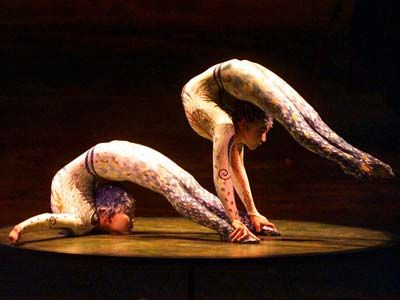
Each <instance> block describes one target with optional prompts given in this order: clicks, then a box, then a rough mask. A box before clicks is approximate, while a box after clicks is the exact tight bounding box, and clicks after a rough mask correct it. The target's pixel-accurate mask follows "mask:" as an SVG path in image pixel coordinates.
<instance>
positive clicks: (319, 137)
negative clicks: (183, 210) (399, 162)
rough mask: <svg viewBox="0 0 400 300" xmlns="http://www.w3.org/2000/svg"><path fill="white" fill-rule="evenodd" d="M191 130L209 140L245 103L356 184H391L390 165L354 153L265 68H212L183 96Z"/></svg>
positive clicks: (242, 64)
mask: <svg viewBox="0 0 400 300" xmlns="http://www.w3.org/2000/svg"><path fill="white" fill-rule="evenodd" d="M182 100H183V105H184V109H185V113H186V116H187V119H188V121H189V123H190V125H191V127H192V128H193V129H194V130H195V131H196V132H197V133H198V134H199V135H201V136H202V137H205V138H207V139H210V140H213V136H214V128H215V126H216V125H224V124H227V125H232V126H233V123H232V120H231V117H230V111H229V110H230V108H231V105H230V103H232V101H248V102H250V103H252V104H254V105H255V106H257V107H259V108H260V109H262V110H263V111H264V112H265V113H267V114H270V115H271V116H272V117H273V118H274V119H275V120H277V121H278V122H279V123H281V124H282V125H283V126H284V127H285V128H286V130H287V131H288V132H289V133H290V134H291V135H292V137H293V138H294V139H295V140H296V141H297V142H298V143H299V144H300V145H302V146H303V147H305V148H307V149H308V150H310V151H312V152H314V153H317V154H319V155H320V156H323V157H325V158H327V159H329V160H332V161H334V162H336V163H338V164H339V165H340V166H341V167H342V169H343V171H344V172H345V173H346V174H351V175H353V176H355V177H357V178H360V179H364V178H368V177H382V178H390V177H392V176H394V174H393V171H392V169H391V168H390V166H389V165H387V164H385V163H383V162H382V161H380V160H378V159H376V158H375V157H373V156H371V155H369V154H367V153H365V152H362V151H361V150H359V149H357V148H355V147H353V146H352V145H350V144H348V143H347V142H346V141H345V140H343V139H342V138H341V137H340V136H338V135H337V134H336V133H335V132H334V131H332V130H331V129H330V128H329V127H328V126H327V125H326V124H325V123H324V122H323V121H322V120H321V118H320V116H319V115H318V113H317V112H316V111H315V110H314V109H313V108H312V107H311V105H310V104H308V103H307V102H306V101H305V100H304V99H303V98H302V97H301V96H300V95H299V94H298V93H297V92H296V91H295V90H294V89H293V88H292V87H291V86H289V85H288V84H287V83H286V82H285V81H284V80H283V79H281V78H280V77H278V76H277V75H276V74H274V73H273V72H271V71H269V70H268V69H266V68H265V67H263V66H261V65H259V64H256V63H253V62H250V61H239V60H236V59H233V60H230V61H227V62H223V63H220V64H217V65H215V66H212V67H211V68H209V69H208V70H206V71H205V72H203V73H201V74H199V75H198V76H196V77H194V78H192V79H191V80H190V81H189V82H188V83H187V84H186V85H185V86H184V88H183V90H182Z"/></svg>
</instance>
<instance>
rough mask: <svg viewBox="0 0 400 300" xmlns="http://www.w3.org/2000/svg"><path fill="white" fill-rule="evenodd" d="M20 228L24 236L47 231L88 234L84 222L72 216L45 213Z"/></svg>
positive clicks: (26, 221) (22, 224) (21, 224)
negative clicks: (62, 230)
mask: <svg viewBox="0 0 400 300" xmlns="http://www.w3.org/2000/svg"><path fill="white" fill-rule="evenodd" d="M19 226H21V229H22V233H23V234H24V233H28V232H32V231H39V230H46V229H66V230H68V231H70V232H72V233H73V234H75V235H82V234H84V233H86V232H85V230H84V226H83V222H82V220H81V219H80V218H79V217H77V216H75V215H72V214H50V213H44V214H40V215H37V216H34V217H31V218H29V219H27V220H25V221H23V222H21V223H20V224H19Z"/></svg>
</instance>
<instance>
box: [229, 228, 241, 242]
mask: <svg viewBox="0 0 400 300" xmlns="http://www.w3.org/2000/svg"><path fill="white" fill-rule="evenodd" d="M242 234H243V228H238V229H237V232H235V234H234V235H233V236H232V238H231V240H232V242H237V241H238V239H239V237H241V236H242Z"/></svg>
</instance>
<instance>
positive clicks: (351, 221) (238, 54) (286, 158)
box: [0, 0, 400, 232]
mask: <svg viewBox="0 0 400 300" xmlns="http://www.w3.org/2000/svg"><path fill="white" fill-rule="evenodd" d="M0 5H1V7H0V8H1V9H0V70H1V71H0V74H1V81H0V103H1V115H0V116H1V118H0V120H1V122H2V126H1V131H0V143H1V148H0V150H1V156H0V165H1V181H0V225H11V224H15V223H17V222H19V221H22V220H23V219H25V218H27V217H29V216H31V215H33V214H38V213H41V212H44V211H49V210H50V207H49V190H50V182H51V179H52V176H53V175H54V174H55V173H56V172H57V170H59V169H60V168H61V167H62V166H63V165H65V164H66V163H68V162H69V161H71V160H72V159H73V158H75V157H76V156H77V155H79V154H80V153H82V152H84V151H86V150H87V149H88V148H89V147H91V146H93V145H95V144H96V143H99V142H104V141H110V140H113V139H123V140H129V141H132V142H136V143H141V144H144V145H147V146H150V147H153V148H155V149H157V150H159V151H160V152H162V153H164V154H165V155H167V156H169V157H170V158H172V159H173V160H174V161H176V162H177V163H178V164H180V165H181V166H182V167H184V168H185V169H186V170H188V171H189V172H190V173H192V174H193V175H194V176H195V177H196V178H197V179H198V180H199V182H200V183H201V184H202V185H203V186H204V187H206V188H207V189H209V190H210V191H213V192H215V190H214V186H213V183H212V175H211V150H212V149H211V143H210V142H209V141H207V140H205V139H202V138H201V137H199V136H198V135H197V134H195V133H194V132H193V130H192V129H191V128H190V127H189V125H188V123H187V121H186V118H185V117H184V112H183V108H182V105H181V102H180V90H181V88H182V86H183V85H184V84H185V83H186V82H187V81H188V80H189V79H190V78H191V77H193V76H195V75H196V74H198V73H200V72H202V71H204V70H205V69H206V68H208V67H209V66H211V65H213V64H215V63H218V62H221V61H224V60H228V59H231V58H238V59H248V60H253V61H256V62H258V63H260V64H262V65H264V66H266V67H267V68H269V69H271V70H272V71H274V72H275V73H277V74H278V75H280V76H281V77H283V78H284V79H285V80H286V81H287V82H289V83H290V84H291V85H292V86H293V87H294V88H295V89H296V90H297V91H299V93H300V94H302V95H303V96H304V97H305V98H306V99H307V101H308V102H309V103H311V104H312V105H313V106H314V107H315V108H316V110H317V111H318V112H319V113H320V115H321V116H322V118H323V119H324V120H325V121H326V122H327V123H328V124H329V125H330V126H331V127H332V128H333V129H334V130H335V131H337V132H338V133H339V134H340V135H341V136H343V137H344V138H345V139H347V140H348V141H349V142H351V143H352V144H353V145H355V146H357V147H359V148H360V149H362V150H365V151H367V152H369V153H371V154H373V155H376V156H377V157H378V158H380V159H382V160H384V161H385V162H387V163H389V164H390V165H392V167H393V169H394V171H395V172H397V173H398V170H399V166H400V163H399V140H400V139H399V133H398V130H399V110H400V105H399V99H398V97H397V93H396V91H397V84H398V80H397V78H398V67H399V65H398V61H397V57H396V56H397V52H398V50H399V36H398V30H397V28H396V27H395V25H394V24H395V19H396V15H395V11H396V7H395V6H394V5H393V4H392V2H391V1H383V2H382V1H379V2H378V1H339V0H337V1H333V0H332V1H277V0H276V1H242V0H236V1H232V0H231V1H197V2H195V1H193V2H190V1H189V2H188V1H180V0H175V1H168V2H163V1H159V2H158V1H122V0H121V1H111V0H108V1H106V0H103V1H79V2H78V1H77V2H70V1H61V0H53V1H47V0H42V1H2V2H1V4H0ZM246 165H247V170H248V173H249V176H250V181H251V184H252V189H253V194H254V198H255V201H256V204H257V206H258V207H259V210H260V211H261V212H263V213H265V215H266V216H267V217H270V218H272V219H274V218H275V219H279V218H280V219H284V218H288V219H300V220H313V221H324V222H331V223H340V224H348V225H358V226H368V227H375V228H379V229H385V230H389V231H393V232H399V231H400V225H399V222H398V219H399V216H400V204H399V194H400V193H399V188H398V183H399V180H398V177H397V178H395V179H394V180H389V181H372V182H359V181H357V180H355V179H353V178H351V177H348V176H346V175H344V174H343V173H342V172H341V170H340V168H339V167H338V166H336V165H335V164H334V163H332V162H330V161H327V160H325V159H323V158H321V157H319V156H317V155H314V154H312V153H310V152H308V151H307V150H305V149H303V148H302V147H300V146H299V145H297V143H296V142H295V141H294V140H293V139H292V138H291V137H290V136H289V134H288V133H287V132H286V131H285V130H284V129H283V127H282V126H281V125H280V124H278V123H276V124H275V126H274V128H273V130H272V131H271V133H270V134H269V136H268V141H267V143H266V144H264V146H263V147H261V148H259V149H257V150H256V151H253V152H250V151H248V152H247V153H246ZM127 188H128V189H129V190H130V191H131V192H132V193H133V194H134V196H135V197H136V198H137V200H138V215H140V216H155V215H162V216H173V215H176V213H175V211H174V210H173V209H172V208H171V207H170V205H169V204H168V202H167V201H166V200H165V199H164V198H162V197H161V196H159V195H157V194H155V193H152V192H149V191H146V190H144V189H142V188H139V187H135V186H133V185H129V184H128V185H127Z"/></svg>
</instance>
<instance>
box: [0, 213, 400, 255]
mask: <svg viewBox="0 0 400 300" xmlns="http://www.w3.org/2000/svg"><path fill="white" fill-rule="evenodd" d="M274 222H275V224H276V225H277V228H278V229H279V230H280V231H281V232H282V236H278V237H272V236H267V237H261V239H262V241H261V243H260V244H255V245H254V244H251V245H244V244H234V243H226V242H220V240H219V235H218V234H217V233H215V232H214V231H212V230H210V229H208V228H206V227H203V226H199V225H197V224H195V223H193V222H191V221H190V220H187V219H184V218H171V217H163V218H161V217H160V218H138V220H137V222H136V224H135V229H134V232H133V234H131V235H124V236H116V235H114V236H113V235H104V234H101V235H88V236H82V237H69V238H64V237H63V236H61V235H58V234H54V233H53V234H51V233H49V232H51V231H50V230H49V232H46V231H42V232H36V233H28V234H26V235H24V236H23V239H22V240H21V244H20V245H19V246H17V247H16V250H18V249H19V248H23V249H25V250H26V249H29V250H33V251H46V252H54V253H67V254H78V255H79V254H80V255H95V256H117V257H132V258H150V259H162V258H168V259H175V258H176V259H185V258H186V259H196V258H205V259H251V258H258V259H260V258H269V259H271V258H274V257H284V256H291V257H294V256H304V255H322V254H334V253H345V252H354V251H365V250H368V249H376V248H382V247H385V246H389V245H393V244H394V243H395V240H396V237H395V236H394V235H393V234H390V233H387V232H383V231H377V230H371V229H365V228H359V227H349V226H339V225H333V224H324V223H316V222H302V221H289V220H276V221H274ZM10 229H11V228H10V227H6V228H2V229H1V230H0V239H1V243H2V244H8V240H7V234H8V232H9V230H10Z"/></svg>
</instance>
